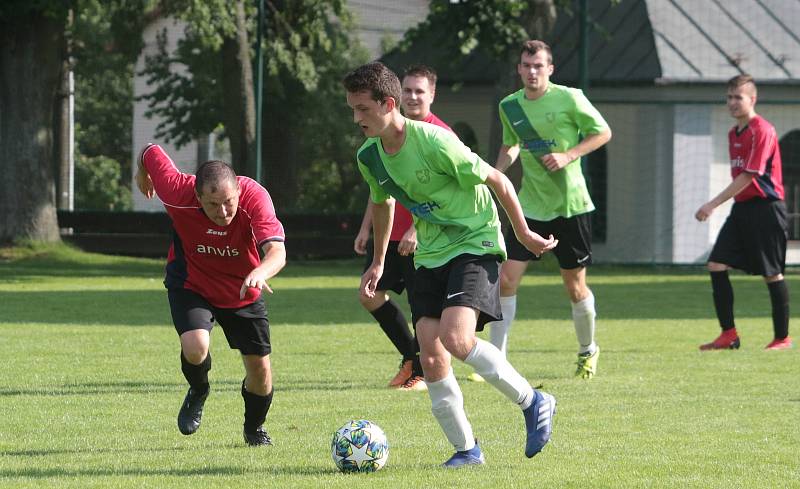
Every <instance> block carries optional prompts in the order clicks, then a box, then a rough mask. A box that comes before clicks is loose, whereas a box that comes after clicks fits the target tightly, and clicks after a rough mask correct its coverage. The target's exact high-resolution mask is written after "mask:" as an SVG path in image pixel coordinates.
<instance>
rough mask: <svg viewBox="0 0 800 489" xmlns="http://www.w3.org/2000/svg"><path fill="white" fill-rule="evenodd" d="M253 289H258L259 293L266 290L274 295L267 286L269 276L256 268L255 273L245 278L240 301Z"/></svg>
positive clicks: (240, 292) (240, 291)
mask: <svg viewBox="0 0 800 489" xmlns="http://www.w3.org/2000/svg"><path fill="white" fill-rule="evenodd" d="M251 288H252V289H258V290H259V292H260V291H262V290H266V291H267V292H268V293H270V294H271V293H272V289H271V288H270V286H269V285H267V274H266V273H264V272H263V271H261V270H259V269H258V268H254V269H253V271H252V272H250V273H249V274H248V275H247V277H245V279H244V282H242V288H241V289H240V290H239V299H240V300H241V299H244V296H245V295H246V294H247V289H251Z"/></svg>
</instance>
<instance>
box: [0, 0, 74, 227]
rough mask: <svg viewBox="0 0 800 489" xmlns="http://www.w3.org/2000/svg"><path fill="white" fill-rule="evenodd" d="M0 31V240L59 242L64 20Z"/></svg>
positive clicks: (39, 17)
mask: <svg viewBox="0 0 800 489" xmlns="http://www.w3.org/2000/svg"><path fill="white" fill-rule="evenodd" d="M2 27H3V28H2V29H0V167H2V175H3V178H1V179H0V241H4V242H9V241H14V240H17V239H33V240H37V241H47V242H55V241H58V240H59V239H60V238H59V233H58V221H57V217H56V207H55V181H54V172H55V168H54V167H55V163H54V161H53V127H52V126H53V108H54V106H55V103H56V93H57V91H58V88H59V80H60V78H59V76H60V73H61V54H62V52H63V49H62V46H63V43H64V18H61V17H57V16H51V17H47V16H45V15H43V14H42V13H40V12H35V11H32V12H30V13H29V14H26V15H24V16H22V17H21V18H19V19H15V22H9V23H5V24H4V25H3V26H2Z"/></svg>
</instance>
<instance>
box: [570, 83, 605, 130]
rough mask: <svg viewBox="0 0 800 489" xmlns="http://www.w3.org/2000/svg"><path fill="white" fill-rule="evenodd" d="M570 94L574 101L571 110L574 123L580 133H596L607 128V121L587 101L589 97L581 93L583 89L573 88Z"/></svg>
mask: <svg viewBox="0 0 800 489" xmlns="http://www.w3.org/2000/svg"><path fill="white" fill-rule="evenodd" d="M572 95H573V96H572V100H573V101H574V103H575V107H574V110H573V115H574V117H575V124H576V125H577V126H578V129H579V130H580V132H581V134H584V135H586V134H598V133H601V132H603V131H605V130H606V129H608V123H607V122H606V120H605V119H603V116H602V115H601V114H600V111H598V110H597V109H596V108H595V107H594V105H592V103H591V102H589V99H588V98H586V95H584V94H583V90H579V89H575V90H574V91H573V94H572Z"/></svg>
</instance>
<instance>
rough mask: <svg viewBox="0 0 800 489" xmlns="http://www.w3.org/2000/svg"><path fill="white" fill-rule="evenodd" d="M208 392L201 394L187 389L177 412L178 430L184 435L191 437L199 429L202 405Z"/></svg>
mask: <svg viewBox="0 0 800 489" xmlns="http://www.w3.org/2000/svg"><path fill="white" fill-rule="evenodd" d="M208 392H209V391H208V390H206V391H205V393H203V394H199V393H198V392H197V391H195V390H194V389H192V388H191V387H190V388H189V391H188V392H187V393H186V397H185V398H184V399H183V405H181V410H180V411H178V429H179V430H180V431H181V433H183V434H184V435H191V434H192V433H194V432H195V431H197V429H198V428H200V420H201V419H202V417H203V405H204V404H205V403H206V398H207V397H208Z"/></svg>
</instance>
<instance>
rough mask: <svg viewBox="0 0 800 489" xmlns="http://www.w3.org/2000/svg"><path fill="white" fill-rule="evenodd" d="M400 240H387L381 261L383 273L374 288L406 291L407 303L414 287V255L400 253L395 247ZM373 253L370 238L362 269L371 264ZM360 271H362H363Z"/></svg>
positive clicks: (399, 291)
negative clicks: (384, 254)
mask: <svg viewBox="0 0 800 489" xmlns="http://www.w3.org/2000/svg"><path fill="white" fill-rule="evenodd" d="M399 245H400V241H389V246H388V247H387V248H386V257H385V258H384V262H383V275H381V279H380V280H379V281H378V286H377V287H376V289H375V290H391V291H393V292H395V293H396V294H402V293H403V290H406V291H407V292H408V300H409V304H410V303H411V297H412V295H413V289H414V275H415V269H414V255H413V254H412V255H408V256H404V255H401V254H400V253H399V252H398V251H397V248H398V246H399ZM374 254H375V248H374V246H373V244H372V241H371V240H370V242H369V243H367V256H366V260H365V261H364V270H363V272H366V271H367V269H368V268H369V267H370V265H372V258H373V256H374ZM363 272H362V273H363Z"/></svg>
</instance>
